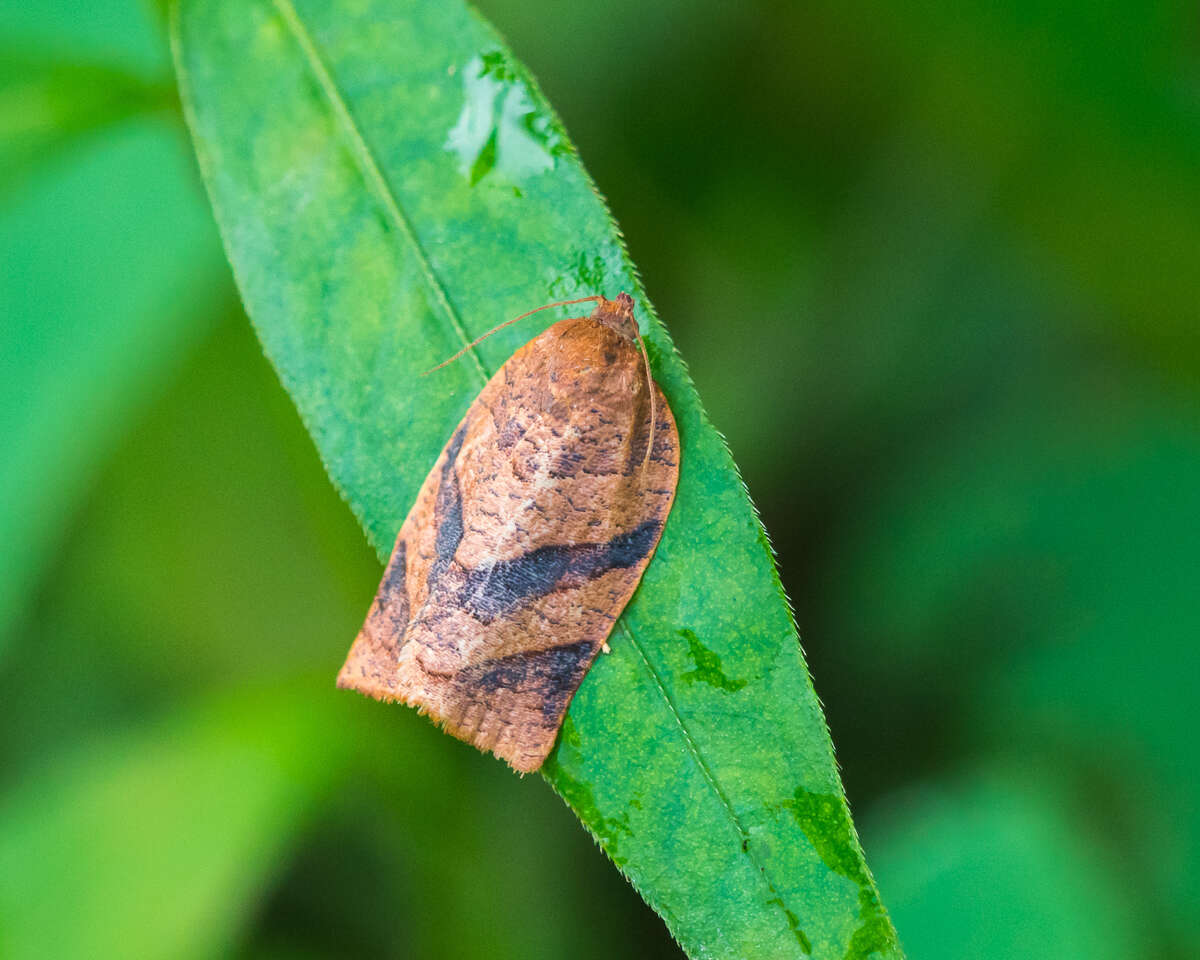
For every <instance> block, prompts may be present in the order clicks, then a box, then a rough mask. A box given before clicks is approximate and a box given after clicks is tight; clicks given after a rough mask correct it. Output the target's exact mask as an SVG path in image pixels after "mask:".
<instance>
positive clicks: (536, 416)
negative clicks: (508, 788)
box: [338, 293, 679, 772]
mask: <svg viewBox="0 0 1200 960" xmlns="http://www.w3.org/2000/svg"><path fill="white" fill-rule="evenodd" d="M586 299H588V300H595V301H597V306H596V308H595V310H594V311H593V312H592V314H591V316H589V317H573V318H571V319H567V320H561V321H559V322H558V323H556V324H554V325H553V326H551V327H550V328H549V329H548V330H546V331H545V332H544V333H542V334H541V335H539V336H537V337H535V338H534V339H533V340H531V341H529V343H527V344H525V346H523V347H522V348H521V349H519V350H518V351H517V352H516V353H514V354H513V355H512V357H511V358H509V360H508V362H507V363H505V364H504V366H502V367H501V368H500V370H499V371H497V373H496V375H495V376H494V377H492V379H491V380H490V381H489V382H488V384H487V386H485V387H484V388H483V391H482V392H481V393H480V394H479V396H478V397H477V398H476V399H475V402H474V403H472V404H471V407H470V409H469V410H467V413H466V416H464V417H463V419H462V422H461V423H460V424H459V425H458V428H457V429H456V430H455V431H454V434H453V436H452V437H451V438H450V442H449V443H447V444H446V447H445V449H444V450H443V451H442V454H441V456H440V457H439V458H438V460H437V463H435V464H434V467H433V469H432V470H431V471H430V473H429V476H428V477H427V478H426V480H425V483H424V485H423V486H422V487H421V491H420V493H419V494H418V495H417V501H416V503H415V504H414V505H413V508H412V510H411V511H410V512H409V514H408V518H407V519H406V520H405V521H404V525H403V526H402V527H401V528H400V534H399V536H398V537H397V538H396V546H395V548H394V549H393V551H392V556H391V560H390V561H389V562H388V566H387V570H386V571H385V572H384V575H383V582H382V583H381V584H380V586H379V592H378V593H377V594H376V597H375V601H374V603H373V604H372V606H371V609H370V612H369V613H368V615H367V619H366V623H365V624H364V625H363V628H362V630H361V631H360V632H359V634H358V637H357V639H356V640H355V641H354V645H353V646H352V647H351V648H350V654H349V656H348V657H347V659H346V663H345V665H344V666H343V667H342V670H341V673H340V674H339V675H338V686H339V687H343V688H346V687H348V688H351V689H354V690H358V691H360V692H362V693H365V694H368V695H369V696H372V697H375V698H377V699H379V700H385V701H397V700H398V701H400V702H402V703H407V704H409V705H411V706H414V707H416V708H417V709H418V710H420V711H421V712H422V713H428V714H430V715H431V716H432V717H433V718H434V719H435V720H436V721H437V722H438V723H439V724H440V725H441V726H442V728H443V729H445V730H446V731H447V732H448V733H451V734H453V735H454V736H456V737H458V738H459V739H460V740H464V741H466V742H467V743H471V744H474V745H475V746H476V747H478V748H479V749H481V750H490V751H491V752H492V753H494V754H496V755H497V756H499V757H502V758H504V759H505V760H507V761H508V762H509V763H510V764H511V765H512V766H513V767H514V768H515V769H516V770H520V771H522V772H526V771H531V770H536V769H537V768H538V767H540V766H541V765H542V761H543V760H545V759H546V756H547V754H549V752H550V750H551V749H552V748H553V746H554V741H555V738H556V736H557V735H558V728H559V726H560V725H561V724H562V719H563V716H564V715H565V714H566V712H567V707H568V705H569V704H570V702H571V698H572V697H573V696H574V695H575V691H576V690H577V689H578V687H579V684H580V682H581V681H582V680H583V676H584V674H585V673H587V671H588V668H589V667H590V666H591V665H592V661H593V660H595V658H596V655H597V653H598V652H599V651H600V649H601V647H603V646H605V643H606V640H607V638H608V635H609V633H610V632H611V631H612V629H613V626H614V625H615V624H616V621H617V617H619V616H620V614H621V611H622V610H624V609H625V605H626V604H627V603H628V602H629V599H630V597H631V596H633V591H634V589H635V588H636V587H637V585H638V581H639V580H640V579H641V577H642V572H643V571H644V570H645V569H646V564H647V563H648V562H649V561H650V557H651V555H652V554H653V553H654V549H655V547H656V546H657V545H658V540H659V537H660V536H661V535H662V530H663V525H664V523H665V522H666V519H667V514H668V513H669V512H670V510H671V504H672V502H673V501H674V499H675V486H676V482H677V480H678V476H679V434H678V432H677V431H676V428H675V419H674V417H673V416H672V414H671V409H670V407H668V406H667V402H666V399H665V398H664V397H663V394H662V391H661V390H660V389H659V388H658V385H657V384H655V383H654V381H653V379H652V378H651V376H650V367H649V363H648V362H646V360H645V348H644V347H642V344H641V340H640V337H639V336H638V332H637V325H636V322H635V321H634V319H633V299H632V298H631V297H630V296H629V295H628V294H625V293H622V294H620V295H619V296H618V297H617V298H616V300H606V299H604V298H603V297H589V298H586ZM573 302H582V301H573ZM539 309H540V308H539ZM517 319H520V318H517ZM510 322H511V321H510ZM639 347H641V352H640V353H639Z"/></svg>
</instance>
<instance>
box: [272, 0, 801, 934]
mask: <svg viewBox="0 0 1200 960" xmlns="http://www.w3.org/2000/svg"><path fill="white" fill-rule="evenodd" d="M272 3H273V5H274V6H275V9H276V10H278V11H279V14H280V16H281V17H283V20H284V22H285V23H286V24H287V27H288V30H289V31H290V32H291V34H292V36H293V38H294V39H295V40H296V43H297V45H298V46H299V47H300V51H301V53H303V55H304V59H305V61H306V62H307V64H308V67H309V69H310V70H311V71H312V73H313V76H314V77H315V79H316V81H317V83H318V85H319V86H320V88H321V91H322V93H324V95H325V98H326V99H327V100H328V102H329V105H330V108H331V109H332V110H333V112H334V114H335V116H336V117H337V118H338V121H339V122H340V124H341V126H342V129H343V132H344V133H345V134H346V136H347V138H348V139H349V146H350V149H351V151H352V153H353V154H354V158H355V160H356V162H357V165H358V168H359V172H360V173H361V174H362V176H363V179H364V180H365V181H366V182H367V185H368V186H369V187H370V188H371V189H372V190H373V191H374V192H375V194H376V195H377V197H378V199H379V200H380V202H382V203H383V206H384V209H385V210H386V211H387V213H388V216H389V217H390V218H391V219H392V221H393V223H394V224H395V225H396V227H397V228H398V229H399V230H400V232H401V233H402V234H403V235H404V238H405V240H406V241H407V242H408V244H409V246H410V247H411V248H412V251H413V253H414V255H415V256H416V258H417V261H418V263H419V264H420V266H421V273H422V275H423V277H424V279H425V282H426V284H427V285H428V286H429V288H430V290H431V291H432V292H433V295H434V299H435V301H436V302H437V304H438V306H439V307H440V308H441V312H442V313H443V315H444V317H445V319H446V320H447V321H449V323H450V325H451V327H452V328H453V329H454V331H455V333H456V334H458V336H459V338H460V339H461V340H462V342H463V345H464V348H465V351H466V353H468V354H469V355H470V357H471V360H472V361H473V362H474V365H475V370H476V373H477V374H478V376H479V378H480V389H482V388H483V387H484V386H486V385H487V382H488V380H489V379H490V377H489V375H488V372H487V369H486V368H485V367H484V365H483V362H482V360H481V359H480V358H479V355H478V353H477V352H476V351H475V348H474V345H473V342H472V340H471V338H470V335H469V334H468V333H467V330H466V328H465V326H464V325H463V321H462V318H461V317H460V316H459V314H458V312H457V311H456V310H455V309H454V307H453V305H452V304H451V303H450V298H449V297H448V296H447V295H446V290H445V287H444V286H443V285H442V283H441V281H440V280H439V279H438V277H437V273H436V272H435V271H434V269H433V265H432V264H431V263H430V261H429V258H428V257H427V256H426V255H425V251H424V249H423V248H422V247H421V243H420V241H419V240H418V238H417V235H416V231H415V229H414V228H413V226H412V223H411V222H410V221H409V219H408V217H407V216H405V214H404V211H403V210H402V209H401V208H400V204H399V201H398V200H397V199H396V195H395V193H394V191H393V190H392V188H391V186H390V184H389V183H388V181H387V178H386V177H385V176H384V174H383V171H382V169H381V168H380V166H379V163H378V161H377V160H376V159H375V155H374V153H373V151H372V150H371V148H370V146H369V145H368V143H367V140H366V137H365V136H364V135H363V133H362V131H361V130H360V129H359V128H358V124H357V123H356V122H355V120H354V116H353V114H352V113H351V112H350V107H349V105H348V104H347V103H346V100H345V97H343V96H342V93H341V90H340V89H339V88H338V85H337V81H336V80H334V78H333V74H332V73H331V72H330V70H329V68H328V67H326V65H325V62H324V60H322V58H321V55H320V52H319V51H318V50H317V47H316V44H315V43H314V42H313V38H312V34H311V33H310V32H309V30H308V28H307V27H306V26H305V24H304V21H303V20H301V18H300V14H299V13H298V12H297V10H296V8H295V6H294V5H293V4H292V2H291V0H272ZM617 625H618V626H620V628H621V629H622V631H623V632H624V633H625V636H626V637H627V638H628V639H629V641H630V643H631V644H632V645H633V648H634V650H636V651H637V654H638V657H639V658H640V659H641V661H642V664H643V666H644V667H645V669H646V672H647V673H648V674H649V675H650V679H651V680H653V681H654V686H655V689H657V690H658V693H659V696H661V697H662V700H663V703H664V705H665V706H666V708H667V711H668V712H669V713H670V714H671V717H672V718H673V719H674V720H675V723H676V725H677V726H678V727H679V731H680V734H681V736H682V737H683V741H684V744H685V746H686V747H687V750H688V754H689V756H690V757H691V758H692V762H693V763H695V764H696V766H697V768H698V769H699V770H700V773H701V775H702V776H703V777H704V781H705V783H707V784H708V786H709V789H710V790H712V792H713V794H714V795H715V796H716V798H717V801H718V802H719V803H720V805H721V809H722V810H723V811H724V812H725V815H726V817H727V818H728V820H729V823H730V826H732V827H733V829H734V831H735V832H736V833H737V835H738V842H739V843H741V844H742V846H743V850H744V852H745V853H746V855H747V857H749V859H750V862H751V863H752V864H753V865H754V867H755V868H756V871H757V873H758V875H759V876H760V877H762V880H763V883H764V884H765V885H766V887H767V891H768V892H769V893H770V895H771V899H770V900H769V901H768V903H774V904H775V905H777V906H778V907H779V910H780V911H781V912H782V913H783V914H784V921H785V924H786V926H787V930H788V934H789V936H791V935H794V931H793V928H792V924H791V922H790V921H789V920H788V917H787V911H786V907H785V906H784V903H783V898H782V897H781V896H780V894H779V892H778V890H777V889H776V888H775V885H774V883H772V881H771V879H770V877H768V875H767V870H766V865H765V864H763V863H761V862H760V861H759V859H758V856H757V855H756V854H755V852H754V846H753V845H752V844H751V842H750V834H749V832H748V831H747V830H746V828H745V827H744V826H743V825H742V822H741V819H740V818H739V817H738V815H737V811H736V810H734V808H733V804H732V803H731V802H730V800H729V798H728V797H727V796H726V795H725V791H724V790H723V789H722V788H721V785H720V783H719V782H718V781H717V778H716V776H715V774H714V773H713V772H712V770H711V769H710V767H709V765H708V763H707V762H706V761H705V760H704V756H703V754H702V753H701V752H700V748H699V746H698V745H697V743H696V741H695V739H694V738H693V737H692V734H691V731H690V730H688V727H687V724H686V723H685V722H684V719H683V716H682V715H681V714H680V712H679V710H678V709H677V708H676V706H675V702H674V700H672V698H671V695H670V693H669V692H668V691H667V688H666V686H665V685H664V684H663V681H662V678H661V677H660V676H659V673H658V671H657V670H656V669H655V668H654V665H653V664H652V663H651V662H650V659H649V657H648V656H647V655H646V651H645V649H644V648H643V646H642V644H641V643H640V642H639V641H638V640H637V638H636V636H635V635H634V633H633V630H632V629H631V628H630V626H629V624H628V622H627V621H626V619H625V615H624V613H622V615H621V617H620V618H619V619H618V620H617Z"/></svg>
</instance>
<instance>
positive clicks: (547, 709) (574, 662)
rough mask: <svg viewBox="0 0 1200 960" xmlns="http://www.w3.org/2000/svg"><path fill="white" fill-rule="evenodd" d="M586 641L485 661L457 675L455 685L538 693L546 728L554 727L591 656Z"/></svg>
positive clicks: (484, 689)
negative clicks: (456, 683) (540, 698)
mask: <svg viewBox="0 0 1200 960" xmlns="http://www.w3.org/2000/svg"><path fill="white" fill-rule="evenodd" d="M593 652H594V651H593V647H592V644H591V643H589V642H588V641H586V640H582V641H580V642H578V643H566V644H563V645H562V646H559V647H550V648H549V649H546V650H530V651H527V652H525V653H514V654H511V655H509V656H507V657H498V658H496V659H495V660H487V661H484V662H483V663H480V664H478V665H477V666H473V667H469V668H468V669H466V670H464V671H462V672H461V673H459V675H458V677H457V682H458V683H461V684H464V685H465V686H467V687H469V688H470V689H472V690H475V691H484V692H486V693H496V692H498V691H501V690H503V691H506V692H511V693H528V692H534V693H537V694H538V696H539V697H542V698H543V700H542V716H543V718H544V719H545V721H546V726H547V727H557V726H558V723H559V721H560V720H561V719H562V715H563V713H564V712H565V711H566V708H567V702H568V701H569V700H570V699H571V695H572V694H573V693H574V692H575V689H576V688H577V687H578V686H579V683H580V681H581V680H582V679H583V674H584V673H585V672H586V670H587V668H588V665H589V663H590V662H591V656H592V653H593Z"/></svg>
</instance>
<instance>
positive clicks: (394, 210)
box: [273, 0, 489, 389]
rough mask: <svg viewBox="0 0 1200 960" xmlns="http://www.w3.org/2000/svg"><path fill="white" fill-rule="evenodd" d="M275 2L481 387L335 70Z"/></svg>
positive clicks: (282, 2)
mask: <svg viewBox="0 0 1200 960" xmlns="http://www.w3.org/2000/svg"><path fill="white" fill-rule="evenodd" d="M273 3H274V5H275V9H276V10H278V11H279V15H280V16H281V17H283V20H284V23H286V24H287V27H288V30H290V31H291V34H292V36H293V38H295V40H296V43H297V44H298V45H299V47H300V51H301V53H303V54H304V59H305V60H306V61H307V63H308V67H309V69H310V70H311V71H312V72H313V76H314V77H315V78H316V81H317V83H318V84H319V85H320V87H321V92H322V93H324V94H325V98H326V99H327V100H328V101H329V105H330V107H331V108H332V109H333V112H334V115H335V116H336V117H337V118H338V121H339V122H340V123H341V125H342V129H343V131H344V132H345V134H346V136H347V137H348V138H349V141H350V144H349V146H350V149H351V152H352V153H353V154H354V159H355V160H356V161H357V163H358V168H359V171H360V172H361V173H362V175H363V179H364V180H366V181H367V185H368V187H370V188H371V189H373V190H374V192H375V193H376V195H377V196H378V198H379V200H380V201H381V202H382V203H383V206H384V209H385V210H386V211H387V213H388V216H389V217H391V219H392V222H393V223H394V224H395V225H396V227H397V228H398V229H399V230H400V232H401V233H402V234H403V235H404V238H405V239H406V240H407V241H408V244H409V246H410V247H412V250H413V253H414V255H415V256H416V258H417V262H418V263H419V264H420V265H421V273H422V275H423V276H424V278H425V282H426V284H427V285H428V286H429V289H430V290H431V291H432V292H433V298H434V300H435V301H436V303H437V305H438V307H439V308H440V309H441V312H442V313H443V314H444V316H445V319H446V320H448V321H449V323H450V326H451V327H453V329H454V332H455V333H457V334H458V336H459V338H460V339H461V340H462V342H463V347H464V349H465V350H466V352H467V353H468V354H469V355H470V357H471V360H472V361H474V364H475V370H476V373H478V375H479V378H480V383H479V386H480V389H482V388H483V387H484V386H485V385H486V384H487V382H488V379H489V374H488V371H487V370H486V369H485V368H484V366H483V361H482V360H480V359H479V354H478V353H477V352H476V351H475V347H474V346H473V344H472V342H471V338H470V337H469V336H468V335H467V330H466V327H465V326H464V324H463V321H462V317H460V316H459V315H458V311H457V310H455V309H454V306H453V305H452V304H451V303H450V298H449V296H447V294H446V288H445V287H444V286H442V283H441V281H440V280H438V277H437V274H436V273H435V272H434V269H433V264H431V263H430V262H429V258H428V257H427V256H426V255H425V250H424V249H423V248H422V247H421V242H420V240H418V239H417V234H416V231H415V230H414V229H413V225H412V223H411V222H410V221H409V219H408V217H406V216H405V215H404V211H403V210H401V209H400V204H399V202H398V201H397V200H396V194H395V193H394V192H393V190H392V188H391V185H390V184H389V183H388V181H387V178H386V177H385V176H384V175H383V171H382V170H381V169H380V167H379V163H378V162H377V161H376V159H375V154H374V152H373V151H372V150H371V148H370V146H368V144H367V140H366V138H365V137H364V136H363V134H362V131H361V130H359V128H358V124H357V123H355V122H354V117H353V115H352V114H351V113H350V107H349V106H348V105H347V103H346V99H345V97H343V96H342V92H341V90H339V89H338V85H337V82H336V81H335V80H334V79H333V74H332V73H330V72H329V68H328V67H326V66H325V61H324V60H322V59H321V54H320V52H319V51H318V50H317V46H316V44H315V43H314V42H313V38H312V34H311V33H309V31H308V28H307V27H306V26H305V25H304V21H303V20H301V19H300V14H299V13H298V12H297V11H296V8H295V6H294V5H293V4H292V0H273Z"/></svg>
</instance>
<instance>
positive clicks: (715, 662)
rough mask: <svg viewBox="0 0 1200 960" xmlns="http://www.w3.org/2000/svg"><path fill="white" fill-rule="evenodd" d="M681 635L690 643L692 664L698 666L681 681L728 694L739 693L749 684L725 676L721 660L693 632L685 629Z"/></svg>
mask: <svg viewBox="0 0 1200 960" xmlns="http://www.w3.org/2000/svg"><path fill="white" fill-rule="evenodd" d="M679 635H680V636H681V637H683V638H684V639H685V640H686V641H687V642H688V653H690V654H691V657H692V662H693V663H694V664H696V669H695V670H689V671H688V672H687V673H685V674H682V675H681V679H683V680H685V681H686V682H688V683H696V682H700V683H707V684H708V685H709V686H710V687H716V688H717V689H718V690H724V691H725V692H726V693H737V691H739V690H741V689H742V687H744V686H745V685H746V684H747V683H748V682H749V681H746V680H735V679H731V678H729V677H727V676H725V672H724V671H723V670H722V669H721V658H720V657H718V656H717V655H716V654H715V653H713V652H712V651H711V650H709V649H708V647H706V646H705V645H704V644H703V643H701V642H700V638H699V637H697V636H696V634H695V633H694V632H693V631H691V630H688V629H686V628H685V629H683V630H680V631H679Z"/></svg>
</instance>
